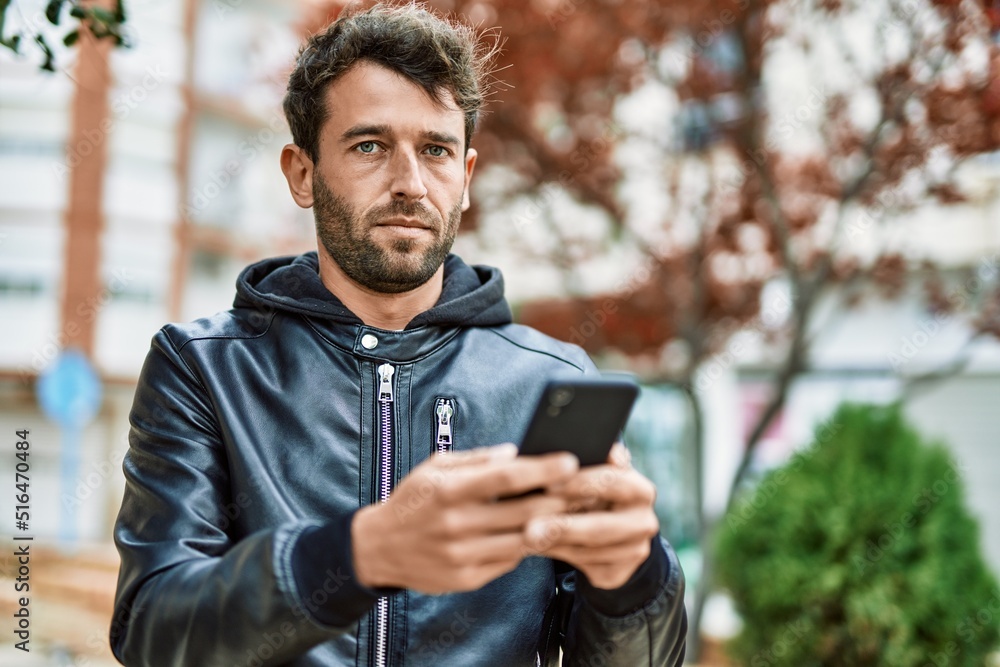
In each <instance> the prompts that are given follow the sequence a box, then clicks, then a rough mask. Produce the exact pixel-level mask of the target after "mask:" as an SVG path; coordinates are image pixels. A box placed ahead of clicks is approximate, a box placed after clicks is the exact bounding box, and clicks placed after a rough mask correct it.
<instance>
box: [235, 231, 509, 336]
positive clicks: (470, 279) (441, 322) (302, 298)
mask: <svg viewBox="0 0 1000 667" xmlns="http://www.w3.org/2000/svg"><path fill="white" fill-rule="evenodd" d="M233 306H234V307H236V308H261V307H263V308H268V309H276V310H282V311H286V312H290V313H297V314H300V315H308V316H310V317H320V318H324V319H328V320H332V321H334V322H340V323H343V324H364V323H363V322H362V321H361V319H360V318H359V317H358V316H357V315H355V314H354V313H353V312H351V311H350V310H349V309H348V308H347V306H345V305H344V304H343V303H342V302H341V300H340V299H338V298H337V297H336V296H335V295H334V294H333V293H332V292H330V290H328V289H327V288H326V286H325V285H324V284H323V281H322V280H321V279H320V277H319V257H318V255H317V253H316V251H315V250H313V251H311V252H307V253H304V254H302V255H298V256H289V257H273V258H270V259H265V260H262V261H260V262H257V263H255V264H251V265H250V266H248V267H247V268H245V269H244V270H243V272H242V273H240V277H239V278H238V279H237V280H236V299H235V301H234V302H233ZM512 319H513V318H512V316H511V312H510V306H509V305H507V300H506V299H505V298H504V295H503V276H502V275H500V270H499V269H495V268H493V267H490V266H478V265H477V266H469V265H468V264H466V263H465V262H463V261H462V260H461V258H459V257H458V255H454V254H450V255H448V257H447V258H446V259H445V261H444V285H443V287H442V290H441V297H440V298H439V299H438V302H437V303H436V304H434V306H433V307H432V308H431V309H430V310H426V311H424V312H423V313H420V314H419V315H417V316H416V317H414V318H413V319H412V320H410V322H409V324H407V325H406V329H416V328H418V327H423V326H466V327H486V326H499V325H503V324H509V323H510V322H511V321H512Z"/></svg>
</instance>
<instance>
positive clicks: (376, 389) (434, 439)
mask: <svg viewBox="0 0 1000 667" xmlns="http://www.w3.org/2000/svg"><path fill="white" fill-rule="evenodd" d="M445 268H446V272H445V285H444V291H443V294H442V297H441V299H440V301H439V302H438V304H437V305H436V306H435V307H434V308H432V309H431V310H428V311H427V312H425V313H423V314H421V315H420V316H418V317H417V318H415V319H414V320H413V322H411V323H410V325H408V326H407V328H406V329H405V330H403V331H384V330H380V329H374V328H371V327H367V326H365V325H364V324H363V323H362V322H361V321H360V320H359V319H358V318H357V317H356V316H354V315H353V314H352V313H351V312H350V311H348V310H347V309H346V308H345V307H344V306H343V304H341V303H340V302H339V301H338V300H337V299H336V298H335V297H333V296H332V295H331V294H330V293H329V292H328V291H326V289H325V288H324V287H323V285H322V282H321V281H320V280H319V278H318V275H317V261H316V254H315V253H307V254H305V255H302V256H299V257H298V258H278V259H272V260H266V261H264V262H261V263H259V264H256V265H253V266H251V267H248V269H247V270H245V271H244V273H243V274H242V275H241V276H240V280H239V282H238V291H237V298H236V302H235V304H234V308H233V309H232V310H229V311H227V312H224V313H220V314H218V315H216V316H214V317H211V318H206V319H202V320H198V321H196V322H193V323H191V324H186V325H167V326H165V327H164V328H163V329H162V330H160V331H159V332H158V333H157V334H156V336H155V337H154V339H153V343H152V347H151V350H150V352H149V355H148V357H147V359H146V362H145V365H144V366H143V369H142V373H141V376H140V380H139V385H138V389H137V391H136V396H135V403H134V406H133V408H132V413H131V426H132V429H131V433H130V448H129V452H128V454H127V456H126V458H125V462H124V470H125V476H126V490H125V497H124V500H123V503H122V508H121V512H120V514H119V517H118V521H117V523H116V526H115V532H114V537H115V542H116V544H117V546H118V549H119V552H120V553H121V557H122V566H121V572H120V576H119V581H118V590H117V594H116V599H115V615H114V619H113V623H112V627H111V645H112V648H113V650H114V653H115V655H116V656H117V658H118V659H119V660H120V661H121V662H122V663H123V664H125V665H129V666H130V667H140V666H147V665H148V666H167V665H171V666H178V667H179V666H185V667H187V666H191V667H194V666H198V667H201V666H220V667H221V666H225V667H233V666H236V665H244V666H246V667H259V666H262V665H277V664H288V665H297V666H303V667H304V666H307V665H308V666H319V665H325V666H328V665H364V666H369V665H370V666H373V667H375V666H381V665H391V666H392V667H401V666H402V665H406V667H418V666H423V665H428V666H429V665H460V666H473V665H483V666H486V665H495V666H497V667H518V666H522V665H523V666H526V667H527V666H533V665H555V664H558V653H559V648H560V646H561V647H562V649H563V651H564V654H565V655H564V658H563V660H564V664H571V665H578V664H579V665H624V666H628V667H636V666H639V665H650V666H652V665H656V666H661V665H678V664H680V663H681V662H682V660H683V654H684V639H685V631H686V617H685V614H684V607H683V591H684V585H683V575H682V573H681V569H680V566H679V565H678V563H677V560H676V556H675V555H674V553H673V551H672V550H671V549H670V547H669V546H668V545H667V544H666V542H664V541H662V540H657V541H656V542H655V543H654V550H653V555H651V557H650V559H649V560H648V561H647V563H646V564H645V565H644V566H642V567H641V568H640V571H639V572H637V573H636V576H634V577H633V578H632V580H631V581H630V582H628V583H627V584H626V585H625V586H624V587H623V588H622V589H620V590H619V591H617V592H615V594H614V595H610V594H608V593H607V592H605V591H598V590H596V589H593V588H591V587H590V586H589V584H588V583H587V582H586V580H585V578H583V577H582V576H578V573H576V572H575V571H574V570H572V569H570V568H568V567H566V566H560V564H557V563H554V562H553V561H550V560H547V559H544V558H539V557H531V558H527V559H525V560H524V561H523V562H522V563H521V565H520V566H518V567H517V568H516V569H515V570H514V571H512V572H510V573H508V574H507V575H504V576H502V577H500V578H499V579H497V580H495V581H493V582H492V583H490V584H488V585H486V586H484V587H483V588H481V589H479V590H477V591H474V592H469V593H459V594H448V595H437V596H432V595H423V594H420V593H416V592H413V591H408V590H396V589H391V590H388V589H387V590H371V589H368V588H366V587H364V586H362V585H361V584H360V583H358V582H357V581H356V580H355V578H354V571H353V568H352V559H351V545H350V521H351V518H352V517H353V513H354V512H355V511H356V510H357V508H358V507H361V506H363V505H366V504H369V503H372V502H375V501H377V499H378V497H379V494H380V493H381V492H382V488H383V485H387V486H386V489H389V488H391V486H392V485H393V484H395V483H396V482H398V480H399V479H401V478H402V477H404V476H405V475H406V474H407V473H408V472H409V471H410V470H411V469H412V468H413V467H414V466H416V465H417V464H419V463H420V462H421V461H423V460H424V459H426V458H427V457H428V456H430V455H431V454H432V453H433V452H435V451H437V450H439V449H447V448H454V449H469V448H472V447H477V446H483V445H489V444H495V443H500V442H509V441H515V440H517V438H518V437H519V436H520V430H521V429H522V428H523V426H524V423H525V420H526V416H527V415H528V414H529V411H530V409H531V408H532V403H533V402H534V400H535V399H536V396H537V394H538V393H539V392H540V388H541V383H542V382H543V381H544V379H545V378H546V377H547V376H548V375H549V374H551V373H552V372H556V371H562V372H565V371H567V370H569V371H574V372H580V373H585V372H592V371H593V365H592V364H591V362H590V360H589V359H588V358H587V356H586V355H585V354H584V353H583V351H582V350H580V349H579V348H576V347H574V346H571V345H567V344H565V343H561V342H558V341H556V340H553V339H551V338H548V337H546V336H543V335H542V334H540V333H538V332H536V331H534V330H532V329H529V328H526V327H523V326H519V325H515V324H511V323H510V310H509V308H508V306H507V304H506V301H505V300H504V298H503V281H502V279H501V277H500V274H499V272H498V271H496V270H495V269H488V268H484V267H475V268H473V267H469V266H467V265H465V264H464V263H462V261H461V260H460V259H458V258H457V257H455V256H450V257H449V258H448V260H447V262H446V265H445ZM442 406H444V407H442ZM382 463H386V467H384V468H383V467H382V466H381V464H382ZM383 475H384V476H385V477H386V479H385V481H382V480H383ZM578 579H579V581H578Z"/></svg>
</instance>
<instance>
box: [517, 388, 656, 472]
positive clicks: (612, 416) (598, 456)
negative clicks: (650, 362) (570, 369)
mask: <svg viewBox="0 0 1000 667" xmlns="http://www.w3.org/2000/svg"><path fill="white" fill-rule="evenodd" d="M638 395H639V386H638V385H637V384H636V383H635V382H634V381H633V380H631V379H630V378H628V377H623V376H600V377H585V378H573V379H566V380H562V379H559V380H550V381H549V382H548V383H547V384H546V385H545V388H544V389H543V390H542V393H541V396H540V397H539V399H538V403H537V404H536V406H535V412H534V414H533V415H532V417H531V421H530V422H528V428H527V430H526V431H525V433H524V437H523V438H521V445H520V454H522V455H532V454H548V453H549V452H573V453H574V454H576V456H577V458H578V459H580V465H581V466H588V465H598V464H601V463H606V462H607V460H608V454H609V453H610V452H611V446H612V445H613V444H614V443H615V441H616V440H617V439H618V437H619V435H620V434H621V432H622V429H624V428H625V422H626V421H628V416H629V413H630V412H631V411H632V405H633V404H634V403H635V399H636V397H637V396H638Z"/></svg>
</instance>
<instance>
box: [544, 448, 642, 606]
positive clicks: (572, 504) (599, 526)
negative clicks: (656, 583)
mask: <svg viewBox="0 0 1000 667" xmlns="http://www.w3.org/2000/svg"><path fill="white" fill-rule="evenodd" d="M546 495H552V496H554V497H556V498H561V499H562V500H564V501H565V502H566V503H567V506H568V509H569V511H568V512H566V513H564V514H558V515H555V516H539V517H537V518H535V519H533V520H532V521H531V522H530V523H529V524H528V527H527V530H526V532H525V541H526V543H527V544H528V547H529V550H530V551H529V552H528V553H529V554H539V555H543V556H548V557H549V558H555V559H558V560H561V561H565V562H566V563H569V564H570V565H572V566H573V567H575V568H576V569H577V570H580V571H581V572H583V573H584V574H585V575H586V576H587V579H588V580H589V581H590V583H591V584H593V586H594V587H595V588H604V589H613V588H618V587H620V586H622V585H623V584H625V582H627V581H628V580H629V578H630V577H631V576H632V574H633V573H635V571H636V570H637V569H638V568H639V566H640V565H642V564H643V563H644V562H645V561H646V559H647V558H648V557H649V549H650V543H651V541H652V537H653V536H654V535H656V534H657V532H658V531H659V528H660V523H659V520H658V519H657V518H656V514H655V513H654V512H653V501H654V500H655V498H656V487H655V486H654V485H653V483H652V482H650V481H649V480H648V479H646V478H645V477H643V476H642V475H640V474H639V473H638V472H637V471H636V470H635V469H634V468H633V467H632V465H631V463H630V461H629V457H628V450H626V449H625V447H624V445H622V444H621V443H616V445H615V447H614V448H613V449H612V451H611V455H610V456H609V458H608V462H607V463H606V464H604V465H600V466H590V467H587V468H583V469H581V470H580V471H579V472H578V473H577V474H576V475H574V476H573V477H572V479H570V480H569V481H567V482H566V483H565V484H562V485H558V486H553V487H552V488H550V489H549V490H548V491H547V493H546Z"/></svg>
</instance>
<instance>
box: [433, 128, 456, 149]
mask: <svg viewBox="0 0 1000 667" xmlns="http://www.w3.org/2000/svg"><path fill="white" fill-rule="evenodd" d="M424 136H426V137H427V138H428V139H430V140H431V141H433V142H436V143H439V144H453V145H455V146H457V145H459V143H461V142H460V141H459V139H458V137H456V136H455V135H454V134H448V133H447V132H435V131H434V130H431V131H430V132H425V133H424Z"/></svg>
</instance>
